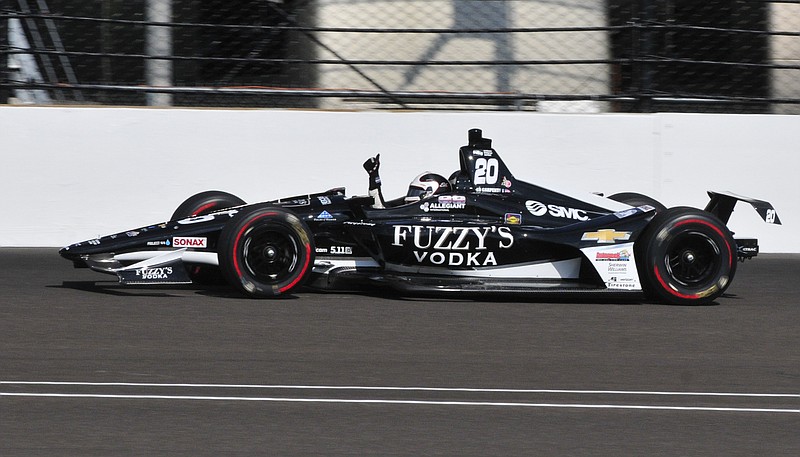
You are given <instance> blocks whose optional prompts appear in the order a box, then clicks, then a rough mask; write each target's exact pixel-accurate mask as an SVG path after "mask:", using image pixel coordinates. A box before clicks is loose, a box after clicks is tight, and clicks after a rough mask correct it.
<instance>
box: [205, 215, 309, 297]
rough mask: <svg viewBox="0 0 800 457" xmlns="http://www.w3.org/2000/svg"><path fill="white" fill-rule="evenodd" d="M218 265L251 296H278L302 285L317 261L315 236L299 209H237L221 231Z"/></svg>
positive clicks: (232, 281) (228, 277)
mask: <svg viewBox="0 0 800 457" xmlns="http://www.w3.org/2000/svg"><path fill="white" fill-rule="evenodd" d="M217 247H218V249H217V252H218V255H219V267H220V270H221V271H222V275H223V276H224V277H225V279H226V280H227V281H228V283H230V284H231V285H232V286H234V287H236V288H237V289H239V290H240V291H242V292H244V293H245V294H247V295H249V296H251V297H274V296H277V295H282V294H286V293H289V292H291V291H292V290H294V289H296V288H297V287H298V286H300V285H301V284H302V283H303V281H304V280H305V279H306V277H307V276H308V274H309V273H310V272H311V268H312V266H313V265H314V238H313V236H312V234H311V231H310V230H309V229H308V227H307V226H306V224H305V223H303V221H301V220H300V219H299V218H298V217H297V216H295V215H294V214H292V213H290V212H288V211H285V210H283V209H280V208H275V207H271V206H254V207H249V208H246V209H244V210H242V211H240V212H239V213H237V214H236V215H235V216H234V217H233V218H232V219H231V220H230V222H228V224H227V225H226V226H225V228H224V229H223V230H222V233H221V234H220V238H219V243H218V245H217Z"/></svg>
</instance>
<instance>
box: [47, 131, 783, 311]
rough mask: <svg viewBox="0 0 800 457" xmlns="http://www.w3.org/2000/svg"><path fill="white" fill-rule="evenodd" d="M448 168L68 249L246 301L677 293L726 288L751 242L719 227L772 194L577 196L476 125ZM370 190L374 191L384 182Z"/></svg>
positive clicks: (185, 207) (231, 207)
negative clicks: (519, 172)
mask: <svg viewBox="0 0 800 457" xmlns="http://www.w3.org/2000/svg"><path fill="white" fill-rule="evenodd" d="M459 161H460V167H459V169H458V170H457V171H456V172H455V173H453V175H452V176H451V177H450V178H449V179H444V178H441V179H436V176H437V175H433V176H427V177H426V176H422V177H420V178H419V179H418V180H417V181H416V185H412V186H411V189H410V192H409V195H408V196H406V197H404V198H400V199H396V200H393V201H389V202H384V201H383V198H382V196H381V195H380V188H379V182H380V178H379V176H378V175H377V169H378V167H377V165H378V161H377V157H376V158H374V159H370V160H369V161H367V163H365V168H366V169H367V171H369V172H370V173H371V175H370V176H371V186H370V194H371V195H369V196H355V197H348V196H346V195H345V191H344V188H339V189H332V190H329V191H327V192H321V193H316V194H308V195H302V196H296V197H290V198H283V199H279V200H273V201H269V202H265V203H257V204H251V205H246V204H245V203H244V201H242V200H241V199H239V198H238V197H236V196H234V195H231V194H229V193H225V192H219V191H209V192H203V193H200V194H197V195H194V196H192V197H190V198H189V199H187V200H186V201H185V202H184V203H183V204H181V205H180V206H179V207H178V208H177V209H176V211H175V213H174V214H173V215H172V218H171V219H170V221H169V222H164V223H161V224H155V225H150V226H146V227H142V228H137V229H134V230H130V231H127V232H122V233H117V234H113V235H109V236H104V237H101V238H98V239H92V240H88V241H83V242H81V243H77V244H73V245H70V246H67V247H65V248H63V249H61V251H60V254H61V255H62V256H63V257H64V258H66V259H69V260H71V261H72V262H74V264H75V265H76V266H77V267H88V268H91V269H93V270H96V271H99V272H103V273H109V274H112V275H116V276H117V277H118V278H119V281H120V282H121V283H122V284H183V283H191V282H196V283H204V282H208V281H211V280H213V279H214V278H215V277H219V276H220V275H221V276H222V277H223V278H224V279H225V280H226V281H227V282H228V283H229V284H230V285H232V286H233V287H235V288H237V289H239V290H240V291H241V292H243V293H244V294H246V295H248V296H251V297H274V296H280V295H284V294H288V293H291V292H292V291H295V290H297V288H298V287H300V286H301V285H307V286H310V287H313V288H318V289H348V290H352V289H353V288H357V287H359V286H363V285H368V286H369V285H371V286H379V287H391V288H394V289H396V290H398V291H399V292H401V293H412V292H453V293H457V292H470V293H475V292H488V293H495V292H509V293H531V292H543V291H544V292H548V293H562V292H609V291H610V292H638V293H642V292H644V293H645V294H647V296H648V297H650V298H651V299H654V300H657V301H661V302H667V303H680V304H700V303H707V302H710V301H712V300H714V299H715V298H717V297H719V296H720V295H721V294H722V293H723V292H724V291H725V289H726V288H727V287H728V286H729V285H730V283H731V281H732V280H733V277H734V274H735V273H736V267H737V260H744V259H747V258H751V257H754V256H755V255H756V254H757V253H758V244H757V241H756V240H754V239H734V238H733V236H732V234H731V232H730V230H728V228H727V227H726V225H725V224H726V223H727V221H728V218H729V216H730V214H731V212H732V211H733V207H734V205H735V204H736V203H737V201H745V202H747V203H750V204H751V205H752V206H753V207H754V208H755V209H756V211H757V212H758V213H759V214H760V215H761V217H762V218H763V219H764V220H765V221H766V222H767V223H771V224H780V220H779V219H778V216H777V214H776V212H775V210H774V208H773V207H772V205H770V204H769V203H767V202H764V201H760V200H754V199H749V198H745V197H741V196H737V195H734V194H729V193H720V192H709V196H710V197H711V200H710V202H709V204H708V206H706V208H705V209H704V210H700V209H695V208H689V207H675V208H669V209H668V208H665V207H664V206H663V205H661V204H660V203H658V202H657V201H655V200H653V199H651V198H649V197H647V196H644V195H640V194H634V193H624V194H617V195H612V196H610V197H608V198H603V197H600V196H595V195H587V196H586V197H584V198H575V197H572V196H569V195H566V194H563V193H559V192H556V191H553V190H549V189H546V188H543V187H540V186H537V185H535V184H530V183H527V182H525V181H521V180H519V179H517V178H516V177H515V176H514V175H512V174H511V172H510V171H509V170H508V168H507V167H506V164H505V163H504V162H503V160H502V159H501V158H500V155H499V154H498V153H497V151H495V150H494V149H492V147H491V140H490V139H488V138H483V137H482V134H481V131H480V130H478V129H473V130H470V131H469V144H467V145H466V146H463V147H461V148H460V150H459ZM376 189H377V192H375V191H376Z"/></svg>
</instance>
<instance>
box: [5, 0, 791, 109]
mask: <svg viewBox="0 0 800 457" xmlns="http://www.w3.org/2000/svg"><path fill="white" fill-rule="evenodd" d="M0 5H2V7H0V9H1V11H0V47H1V48H0V51H1V52H2V55H0V71H2V82H1V83H0V103H38V104H76V103H77V104H111V105H174V106H240V107H319V108H330V109H352V108H357V109H363V108H391V109H395V108H407V109H485V110H538V111H549V112H604V111H622V112H652V111H697V112H736V113H743V112H755V113H800V0H794V1H788V0H786V1H766V0H708V1H705V2H699V1H696V0H661V1H657V0H228V1H222V0H82V1H80V2H76V1H70V0H0Z"/></svg>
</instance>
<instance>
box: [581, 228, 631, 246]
mask: <svg viewBox="0 0 800 457" xmlns="http://www.w3.org/2000/svg"><path fill="white" fill-rule="evenodd" d="M630 238H631V232H618V231H616V230H614V229H600V230H598V231H596V232H586V233H584V234H583V236H582V237H581V241H597V242H598V243H616V242H617V241H627V240H629V239H630Z"/></svg>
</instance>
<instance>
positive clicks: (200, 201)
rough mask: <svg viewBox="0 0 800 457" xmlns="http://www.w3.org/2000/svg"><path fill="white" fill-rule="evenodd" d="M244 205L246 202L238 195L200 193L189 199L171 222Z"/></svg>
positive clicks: (212, 192)
mask: <svg viewBox="0 0 800 457" xmlns="http://www.w3.org/2000/svg"><path fill="white" fill-rule="evenodd" d="M239 205H244V200H242V199H241V198H239V197H237V196H236V195H233V194H229V193H227V192H222V191H220V190H209V191H206V192H200V193H199V194H195V195H192V196H191V197H189V198H187V199H186V200H185V201H184V202H183V203H181V204H180V206H178V208H177V209H176V210H175V212H174V213H172V217H171V218H170V220H171V221H176V220H178V219H185V218H187V217H192V216H202V215H204V214H208V213H211V212H214V211H219V210H221V209H225V208H230V207H233V206H239Z"/></svg>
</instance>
